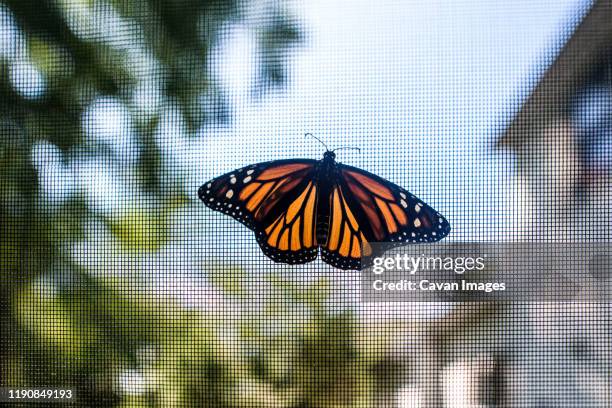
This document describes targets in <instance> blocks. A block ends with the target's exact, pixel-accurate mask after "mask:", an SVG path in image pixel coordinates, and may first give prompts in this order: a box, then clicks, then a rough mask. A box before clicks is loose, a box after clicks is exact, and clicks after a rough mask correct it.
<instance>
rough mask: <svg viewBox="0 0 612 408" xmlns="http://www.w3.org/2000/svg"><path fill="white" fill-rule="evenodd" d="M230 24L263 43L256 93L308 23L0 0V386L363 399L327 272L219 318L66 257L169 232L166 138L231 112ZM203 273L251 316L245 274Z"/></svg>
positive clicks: (292, 402)
mask: <svg viewBox="0 0 612 408" xmlns="http://www.w3.org/2000/svg"><path fill="white" fill-rule="evenodd" d="M253 13H255V14H253ZM253 15H256V16H257V17H256V19H253V18H252V17H253ZM232 24H243V25H245V26H246V27H247V28H248V29H249V30H251V31H252V33H253V38H255V39H257V40H258V42H259V43H258V47H259V48H258V51H257V53H256V55H254V57H255V58H257V59H258V60H257V66H258V72H257V75H258V77H257V78H254V81H253V82H254V88H253V96H255V97H258V98H259V97H262V96H263V95H265V91H266V90H268V89H270V88H272V87H278V86H282V85H283V84H284V83H285V80H286V78H287V75H286V68H287V67H286V66H285V64H284V61H286V58H285V54H286V52H287V51H288V49H289V48H290V47H291V46H292V45H294V44H296V43H298V42H299V40H300V38H301V34H300V30H299V25H298V24H297V22H296V20H295V19H294V18H293V17H292V16H291V15H290V14H289V13H288V12H287V10H286V9H285V8H284V7H283V4H282V3H281V2H257V3H251V2H249V1H244V2H242V1H236V0H197V1H196V0H121V1H116V0H42V1H40V0H39V1H33V0H4V1H1V2H0V267H1V272H0V273H1V278H0V327H2V331H1V332H0V383H1V384H0V385H2V386H5V385H10V386H45V387H50V386H64V387H65V386H71V387H74V388H76V391H77V392H76V395H77V398H78V399H77V401H76V404H77V405H79V406H96V407H101V406H116V407H173V406H207V407H246V406H248V407H256V406H267V407H271V406H279V407H306V406H317V407H319V406H330V407H331V406H351V405H354V404H356V403H358V402H359V401H361V400H363V401H365V400H366V399H367V395H366V394H367V393H366V394H364V390H367V389H368V388H367V386H366V385H367V384H369V379H368V375H367V367H366V366H365V365H364V364H365V363H364V361H366V360H365V359H360V358H357V357H358V351H357V350H356V348H355V336H356V330H357V328H356V325H355V319H354V317H353V316H352V315H351V314H350V313H340V314H333V313H330V312H329V311H328V310H327V309H326V306H325V304H326V299H327V296H328V293H329V287H328V285H327V283H326V282H324V281H320V282H316V283H313V284H312V285H311V286H309V287H302V286H300V285H292V284H291V283H290V282H288V281H284V280H282V279H280V278H278V277H271V280H270V283H271V284H272V286H273V287H274V293H272V294H270V299H268V300H267V301H266V304H265V305H263V306H262V309H261V310H257V311H253V310H250V311H249V313H247V315H248V316H249V317H244V316H234V319H228V316H226V315H224V314H223V313H222V312H221V311H214V310H207V311H202V310H199V309H196V308H191V307H187V306H185V305H182V304H179V303H178V302H177V300H175V299H173V298H170V297H167V298H165V297H163V296H160V295H159V294H157V293H155V292H154V291H153V292H147V291H146V290H145V289H144V287H145V286H146V285H144V284H143V282H139V281H137V280H136V278H135V277H134V276H129V277H128V276H127V275H126V276H124V275H121V276H118V275H117V274H116V271H111V270H110V269H109V270H105V269H104V268H105V267H101V268H100V269H97V268H96V270H87V268H86V267H85V266H83V265H82V264H80V263H78V262H75V259H74V248H76V246H77V245H80V244H82V243H83V242H86V243H89V244H90V245H91V246H93V248H90V249H89V250H91V251H92V253H93V252H95V246H96V245H103V244H104V245H106V244H107V243H108V239H107V238H108V237H107V235H108V236H110V239H111V240H112V242H113V244H117V245H113V246H112V247H111V248H112V249H111V251H113V253H112V254H111V255H112V256H117V257H120V258H124V259H129V258H133V259H143V258H145V257H147V256H148V255H153V254H155V253H156V252H157V251H159V250H161V249H163V248H164V247H165V246H166V245H167V244H170V243H171V242H170V241H171V240H172V239H173V238H174V237H173V236H172V234H171V233H170V231H171V230H172V225H171V224H172V223H173V220H175V219H176V215H177V213H178V212H179V211H180V210H181V208H183V207H184V206H185V205H186V204H188V203H190V202H191V199H192V198H191V197H186V196H185V195H184V193H183V192H182V191H183V189H182V185H181V178H182V175H181V174H180V173H178V169H177V167H176V166H173V164H172V162H171V161H169V160H167V157H165V153H164V152H165V150H164V149H168V147H167V146H163V142H164V140H165V139H166V138H167V137H170V136H173V137H191V136H193V135H196V134H202V133H203V132H202V129H203V128H204V126H207V125H211V124H212V125H214V126H224V125H227V124H229V123H230V121H231V116H232V115H231V113H232V106H230V105H229V104H228V102H227V99H226V94H227V93H228V90H227V89H224V88H223V86H222V84H221V83H220V82H219V80H218V79H217V77H216V74H215V69H217V64H216V61H215V58H216V57H215V56H216V55H218V53H216V51H215V48H216V47H218V46H219V45H220V44H221V42H222V40H223V39H224V38H225V37H224V36H226V34H227V32H228V31H227V30H228V27H231V25H232ZM105 115H106V116H105ZM168 118H169V119H168ZM168 120H170V121H171V122H173V123H175V124H176V125H177V126H178V127H179V128H180V129H182V131H183V134H181V135H178V136H177V135H174V134H173V135H170V134H165V133H164V132H169V130H168V129H170V128H172V126H170V127H168V126H166V127H164V121H166V122H167V121H168ZM120 185H123V187H124V188H123V189H121V188H119V187H117V186H120ZM115 187H116V188H115ZM100 226H101V227H100ZM100 228H101V229H100ZM79 248H80V247H79ZM78 251H80V252H79V254H77V255H78V256H81V257H83V256H85V257H87V256H88V252H86V250H84V249H79V250H78ZM102 252H103V254H104V251H102ZM226 272H227V271H226ZM207 276H208V279H209V281H210V282H211V283H212V284H213V285H215V286H216V287H217V288H219V290H220V291H221V292H222V293H223V295H224V296H225V297H226V298H227V299H231V301H232V302H236V303H237V304H239V305H242V306H241V307H242V308H244V309H245V310H246V309H249V292H248V288H247V285H246V283H245V280H246V279H247V275H246V273H245V272H244V271H243V270H242V269H240V268H232V269H231V274H229V272H228V273H221V274H219V273H217V274H215V273H211V274H208V275H207ZM228 277H230V278H229V279H228ZM149 278H151V277H150V276H149ZM153 280H155V279H154V277H153ZM149 283H150V282H149ZM297 311H303V312H304V313H305V314H304V319H303V321H302V322H301V324H299V325H295V324H291V321H294V322H295V315H291V313H296V312H297ZM253 315H255V318H253ZM275 325H276V326H277V328H276V329H274V330H270V329H271V326H275ZM357 390H360V393H357V392H356V391H357ZM356 395H358V397H356ZM357 399H359V401H358V400H357Z"/></svg>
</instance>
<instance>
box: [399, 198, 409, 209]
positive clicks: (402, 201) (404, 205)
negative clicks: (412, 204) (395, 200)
mask: <svg viewBox="0 0 612 408" xmlns="http://www.w3.org/2000/svg"><path fill="white" fill-rule="evenodd" d="M400 203H401V204H402V207H404V208H408V203H407V202H406V201H404V200H400Z"/></svg>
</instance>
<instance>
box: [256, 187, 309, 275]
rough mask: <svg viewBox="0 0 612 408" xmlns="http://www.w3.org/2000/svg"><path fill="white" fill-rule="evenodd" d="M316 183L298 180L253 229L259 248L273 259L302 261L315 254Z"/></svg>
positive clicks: (300, 262)
mask: <svg viewBox="0 0 612 408" xmlns="http://www.w3.org/2000/svg"><path fill="white" fill-rule="evenodd" d="M316 205H317V185H316V184H315V183H314V181H313V180H309V181H307V182H304V183H301V184H300V185H299V186H298V187H297V188H296V189H295V190H294V191H292V192H291V193H290V194H287V195H286V196H285V197H283V200H282V201H281V202H279V203H278V204H277V206H276V208H275V209H274V210H273V211H270V212H269V213H268V216H266V217H265V218H264V219H262V220H261V221H260V222H259V224H258V227H257V228H256V230H255V234H256V236H257V242H258V243H259V246H260V247H261V249H262V251H263V252H264V253H265V254H266V255H267V256H268V257H270V258H271V259H272V260H274V261H275V262H283V263H288V264H303V263H306V262H310V261H313V260H314V259H316V257H317V255H318V244H317V239H316V230H315V229H316V216H317V213H316V209H317V207H316Z"/></svg>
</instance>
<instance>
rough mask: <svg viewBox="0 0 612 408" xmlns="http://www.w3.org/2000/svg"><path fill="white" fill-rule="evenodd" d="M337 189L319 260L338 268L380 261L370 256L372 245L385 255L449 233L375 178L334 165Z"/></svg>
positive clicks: (414, 201)
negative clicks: (381, 244) (379, 244)
mask: <svg viewBox="0 0 612 408" xmlns="http://www.w3.org/2000/svg"><path fill="white" fill-rule="evenodd" d="M336 183H337V184H336V185H335V186H334V187H333V189H332V191H333V192H334V193H332V197H331V199H330V208H331V211H330V223H329V225H330V230H329V235H328V240H327V242H326V243H325V245H324V246H323V248H322V258H323V260H325V261H326V262H327V263H329V264H331V265H333V266H335V267H337V268H341V269H361V268H363V267H365V266H367V265H365V264H364V263H363V260H364V258H363V257H364V256H366V257H367V256H371V255H374V256H376V255H379V254H372V250H373V249H372V248H373V247H372V246H371V245H370V243H373V242H387V243H390V245H386V246H384V248H386V249H389V248H390V247H392V246H394V245H401V244H402V243H409V242H412V243H419V242H434V241H438V240H440V239H442V238H444V237H445V236H446V235H448V233H449V232H450V225H449V223H448V221H446V219H445V218H444V217H443V216H442V215H440V214H439V213H438V212H437V211H435V210H434V209H433V208H431V207H430V206H429V205H427V204H425V203H424V202H423V201H422V200H420V199H418V198H417V197H415V196H414V195H413V194H411V193H409V192H408V191H406V190H404V189H402V188H401V187H399V186H397V185H395V184H393V183H391V182H389V181H387V180H384V179H382V178H380V177H378V176H376V175H374V174H371V173H368V172H366V171H364V170H361V169H357V168H355V167H350V166H344V165H342V164H338V171H337V181H336ZM352 220H355V221H354V222H352ZM357 244H360V245H361V247H360V248H357V247H356V245H357ZM379 248H382V247H379Z"/></svg>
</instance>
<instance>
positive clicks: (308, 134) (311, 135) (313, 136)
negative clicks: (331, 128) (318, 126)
mask: <svg viewBox="0 0 612 408" xmlns="http://www.w3.org/2000/svg"><path fill="white" fill-rule="evenodd" d="M308 136H310V137H312V138H313V139H315V140H316V141H318V142H319V143H321V144H322V145H323V146H324V147H325V150H327V151H329V147H327V145H326V144H325V143H323V141H322V140H321V139H319V138H318V137H316V136H315V135H313V134H312V133H304V137H308Z"/></svg>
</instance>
